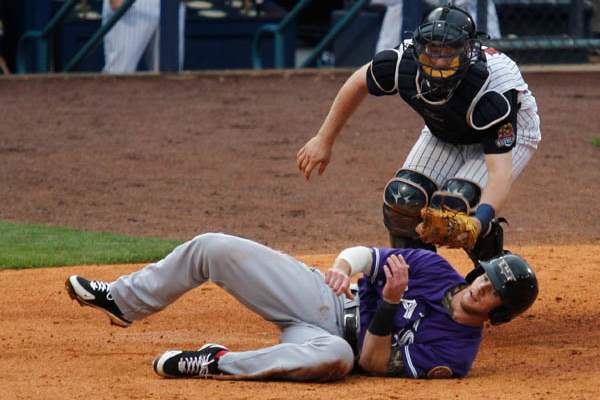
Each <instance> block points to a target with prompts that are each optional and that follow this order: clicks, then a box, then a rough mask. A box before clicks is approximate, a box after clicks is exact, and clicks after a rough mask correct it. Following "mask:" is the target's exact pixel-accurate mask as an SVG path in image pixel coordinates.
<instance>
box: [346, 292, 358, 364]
mask: <svg viewBox="0 0 600 400" xmlns="http://www.w3.org/2000/svg"><path fill="white" fill-rule="evenodd" d="M353 286H354V285H353ZM350 290H351V291H352V294H353V295H354V299H353V300H350V299H348V298H346V299H345V300H344V339H346V341H347V342H348V344H349V345H350V347H352V352H353V353H354V357H357V358H358V355H359V352H358V335H359V332H360V312H359V311H360V307H359V304H360V301H359V299H358V288H357V287H351V288H350Z"/></svg>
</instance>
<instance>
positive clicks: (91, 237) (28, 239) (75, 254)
mask: <svg viewBox="0 0 600 400" xmlns="http://www.w3.org/2000/svg"><path fill="white" fill-rule="evenodd" d="M180 243H182V242H181V241H175V240H162V239H154V238H139V237H131V236H124V235H116V234H112V233H105V232H85V231H79V230H76V229H70V228H60V227H50V226H45V225H31V224H17V223H12V222H6V221H0V268H31V267H54V266H65V265H84V264H121V263H142V262H150V261H155V260H159V259H161V258H163V257H164V256H165V255H166V254H168V253H169V252H170V251H171V250H172V249H173V248H174V247H175V246H177V245H178V244H180Z"/></svg>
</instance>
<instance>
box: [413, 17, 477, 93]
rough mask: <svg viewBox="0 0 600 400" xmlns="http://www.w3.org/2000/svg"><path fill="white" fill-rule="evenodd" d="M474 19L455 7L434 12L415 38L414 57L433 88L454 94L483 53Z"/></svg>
mask: <svg viewBox="0 0 600 400" xmlns="http://www.w3.org/2000/svg"><path fill="white" fill-rule="evenodd" d="M477 38H478V33H477V29H476V27H475V22H474V21H473V18H471V16H470V15H469V14H468V13H467V12H466V11H464V10H462V9H460V8H458V7H454V6H444V7H438V8H436V9H434V10H433V11H432V12H431V13H429V15H428V16H427V17H426V18H425V22H423V24H421V25H420V26H419V27H418V28H417V30H416V31H415V33H414V35H413V43H414V49H415V50H414V53H413V54H414V58H415V61H416V63H417V64H418V65H419V68H420V70H421V73H422V74H423V77H424V79H425V80H426V81H427V82H428V84H429V86H430V87H431V88H432V89H435V88H439V89H444V90H445V91H450V90H451V89H453V88H454V87H456V86H457V85H458V83H460V80H461V79H462V77H463V76H464V75H465V73H466V72H467V70H468V69H469V66H471V64H472V63H473V62H474V61H475V60H476V59H477V57H478V56H479V54H480V49H481V44H480V43H479V41H478V39H477Z"/></svg>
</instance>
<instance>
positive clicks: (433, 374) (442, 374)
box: [427, 365, 452, 379]
mask: <svg viewBox="0 0 600 400" xmlns="http://www.w3.org/2000/svg"><path fill="white" fill-rule="evenodd" d="M427 378H429V379H448V378H452V369H450V367H447V366H445V365H439V366H437V367H433V368H431V369H430V370H429V372H427Z"/></svg>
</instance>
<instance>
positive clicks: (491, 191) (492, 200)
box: [479, 151, 512, 211]
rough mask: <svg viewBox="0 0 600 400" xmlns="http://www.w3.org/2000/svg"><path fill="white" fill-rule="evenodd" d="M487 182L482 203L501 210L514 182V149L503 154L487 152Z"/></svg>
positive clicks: (482, 193) (482, 195)
mask: <svg viewBox="0 0 600 400" xmlns="http://www.w3.org/2000/svg"><path fill="white" fill-rule="evenodd" d="M485 165H486V167H487V170H488V180H487V184H486V185H485V187H484V188H483V191H482V192H481V200H480V201H479V203H480V204H489V205H491V206H492V207H494V210H496V211H499V210H500V208H501V207H502V206H503V205H504V202H505V201H506V198H507V197H508V193H509V192H510V187H511V183H512V151H509V152H507V153H502V154H486V155H485Z"/></svg>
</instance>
